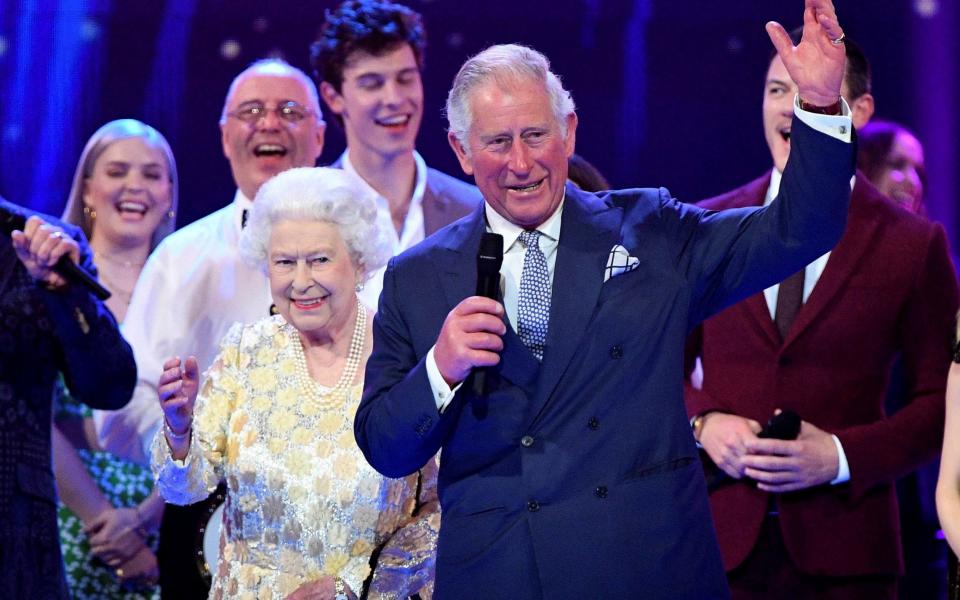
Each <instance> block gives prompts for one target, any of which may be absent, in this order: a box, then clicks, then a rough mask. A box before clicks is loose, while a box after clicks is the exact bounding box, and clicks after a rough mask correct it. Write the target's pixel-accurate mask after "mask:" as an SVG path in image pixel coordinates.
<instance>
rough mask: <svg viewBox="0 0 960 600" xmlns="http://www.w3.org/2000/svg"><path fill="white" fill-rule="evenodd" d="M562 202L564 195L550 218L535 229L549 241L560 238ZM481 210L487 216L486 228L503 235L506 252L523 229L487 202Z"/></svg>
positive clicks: (564, 200) (564, 199)
mask: <svg viewBox="0 0 960 600" xmlns="http://www.w3.org/2000/svg"><path fill="white" fill-rule="evenodd" d="M564 202H566V196H564V198H563V200H561V201H560V206H558V207H557V210H555V211H553V214H552V215H550V218H549V219H547V220H546V221H544V222H543V223H541V224H540V226H539V227H537V231H539V232H540V233H541V234H543V235H544V236H545V237H546V238H548V239H549V240H550V241H551V242H556V241H557V240H559V239H560V224H561V218H560V216H561V214H562V213H563V204H564ZM483 210H484V213H485V214H486V216H487V228H488V229H489V230H490V232H491V233H499V234H500V235H502V236H503V250H504V252H506V251H507V250H509V249H510V247H511V246H513V244H514V243H516V241H517V240H518V239H519V238H520V234H521V233H522V232H523V231H524V229H523V227H520V226H519V225H516V224H514V223H511V222H510V221H508V220H507V219H506V218H505V217H504V216H503V215H501V214H500V213H498V212H497V211H495V210H494V209H493V208H492V207H491V206H490V204H489V203H487V202H484V204H483Z"/></svg>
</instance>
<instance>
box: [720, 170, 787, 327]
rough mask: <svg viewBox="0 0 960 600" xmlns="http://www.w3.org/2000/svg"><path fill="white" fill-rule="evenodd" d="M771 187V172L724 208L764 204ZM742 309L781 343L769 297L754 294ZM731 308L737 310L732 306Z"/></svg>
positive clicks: (750, 185)
mask: <svg viewBox="0 0 960 600" xmlns="http://www.w3.org/2000/svg"><path fill="white" fill-rule="evenodd" d="M769 187H770V174H769V173H768V174H767V175H766V176H765V177H761V178H759V179H757V180H755V181H753V182H751V183H749V184H748V185H747V186H745V187H744V188H742V189H741V193H740V194H738V195H737V196H736V197H734V198H732V199H731V201H730V202H729V203H728V204H725V205H724V207H723V208H747V207H752V206H756V207H760V206H763V199H764V198H765V197H766V195H767V188H769ZM742 309H743V310H744V311H745V312H746V313H747V314H748V315H749V317H750V319H751V320H752V321H753V322H754V323H755V324H756V326H757V328H758V329H759V330H760V331H762V332H763V333H762V335H763V336H764V337H766V338H767V339H768V340H769V341H770V343H771V344H773V345H774V346H779V345H780V332H779V331H777V326H776V324H775V323H774V322H773V319H771V318H770V309H769V308H768V307H767V299H766V297H765V296H764V295H763V292H760V293H759V294H754V295H752V296H750V297H748V298H747V299H746V300H744V301H743V304H742ZM729 310H736V308H731V309H729Z"/></svg>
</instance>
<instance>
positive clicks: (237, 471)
mask: <svg viewBox="0 0 960 600" xmlns="http://www.w3.org/2000/svg"><path fill="white" fill-rule="evenodd" d="M353 185H354V184H353V180H352V179H351V178H350V176H349V175H347V174H345V173H344V172H343V171H341V170H336V169H324V168H316V169H293V170H290V171H286V172H284V173H281V174H280V175H277V176H276V177H275V178H273V179H272V180H270V181H269V182H267V183H266V184H265V185H264V186H263V187H262V188H261V190H260V192H259V193H258V194H257V197H256V201H255V202H254V208H253V212H252V215H251V217H250V220H249V223H248V225H247V228H246V229H245V230H244V234H243V235H244V239H243V241H242V243H241V250H242V252H243V253H244V255H245V257H246V258H248V259H249V260H251V261H254V262H256V263H259V264H261V265H263V267H264V269H265V270H266V272H267V274H268V276H269V279H270V289H271V294H272V297H273V302H274V304H275V305H276V309H277V313H278V314H276V315H275V316H272V317H267V318H264V319H262V320H260V321H257V322H255V323H251V324H246V325H242V324H239V323H238V324H235V325H234V326H233V327H232V328H231V329H230V331H229V333H228V334H227V335H226V337H225V338H224V339H223V341H222V343H221V347H220V352H219V355H218V357H217V359H216V360H215V361H214V364H213V366H211V368H210V369H209V371H207V372H206V373H205V374H204V378H203V386H202V388H200V378H199V374H198V372H197V363H196V360H195V359H194V358H193V357H189V358H186V359H185V360H182V361H181V359H180V358H179V357H177V358H171V359H170V360H169V361H167V363H166V364H165V365H164V369H165V370H164V373H163V375H162V376H161V378H160V383H159V395H160V404H161V406H162V408H163V411H164V417H165V427H164V429H163V430H162V431H161V432H159V433H158V434H157V437H156V439H155V440H154V442H153V449H152V464H153V469H154V473H155V475H156V477H157V483H158V486H159V488H160V493H161V494H162V495H163V497H164V498H166V499H167V501H169V502H173V503H177V504H189V503H192V502H197V501H199V500H202V499H203V498H205V497H206V496H207V495H208V494H210V492H212V491H213V490H214V488H216V486H217V484H218V483H219V482H220V481H221V480H226V482H227V486H228V493H227V499H226V505H225V506H226V509H225V513H224V524H223V529H222V531H223V534H222V539H221V547H222V551H221V553H220V559H219V564H218V568H217V572H216V577H215V580H214V582H213V588H212V589H211V597H212V598H337V599H346V598H354V597H360V596H361V595H364V594H369V596H370V597H374V598H377V597H382V598H404V597H407V596H408V595H410V594H412V593H415V592H417V591H418V590H421V588H424V587H426V588H427V589H426V590H423V591H421V593H424V591H429V589H430V588H432V578H433V575H432V573H433V549H434V542H435V538H436V531H437V528H438V526H439V522H438V519H439V516H438V514H437V510H438V509H437V508H436V506H437V503H436V501H435V498H436V490H435V482H436V470H435V463H434V462H432V461H431V463H430V464H429V465H428V467H427V468H425V469H424V471H423V472H421V474H420V477H421V482H420V485H418V481H417V475H414V476H412V478H411V477H408V478H406V479H387V478H384V477H383V476H381V475H379V474H378V473H377V472H376V471H374V470H373V469H372V468H371V467H369V466H368V465H367V463H366V461H365V460H364V458H363V455H362V454H361V453H360V450H359V449H358V448H357V446H356V443H355V441H354V437H353V426H352V422H353V415H354V413H355V412H356V408H357V405H358V403H359V401H360V395H361V391H362V373H363V367H364V364H365V362H366V359H367V357H368V356H369V354H370V349H371V346H372V340H371V326H370V323H371V321H372V319H371V318H370V315H368V313H367V310H366V309H365V308H364V307H363V305H362V304H360V302H359V301H358V299H357V295H356V292H357V290H358V289H359V288H360V287H361V286H362V284H363V282H364V281H365V279H366V277H367V275H368V274H370V273H372V272H374V271H375V270H377V269H378V268H379V267H381V266H382V265H383V264H384V262H385V260H386V258H387V250H386V247H387V246H386V243H385V241H384V240H385V237H384V235H383V234H382V232H381V231H380V230H379V229H378V228H377V225H376V223H377V219H376V217H375V211H376V209H375V207H374V205H373V203H372V202H371V201H369V200H368V199H364V198H363V195H362V194H360V193H358V192H357V191H356V190H355V188H354V187H353ZM184 268H189V265H184ZM418 488H419V489H420V490H421V498H417V490H418ZM424 492H426V496H425V495H424ZM374 555H376V556H377V557H378V558H379V560H378V561H377V562H376V563H374V561H373V560H371V557H372V556H374ZM371 564H373V565H374V566H373V567H371Z"/></svg>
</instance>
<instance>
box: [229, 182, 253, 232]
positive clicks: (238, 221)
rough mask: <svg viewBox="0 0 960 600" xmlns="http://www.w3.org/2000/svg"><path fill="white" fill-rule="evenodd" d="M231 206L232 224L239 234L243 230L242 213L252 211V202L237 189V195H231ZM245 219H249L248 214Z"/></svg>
mask: <svg viewBox="0 0 960 600" xmlns="http://www.w3.org/2000/svg"><path fill="white" fill-rule="evenodd" d="M233 206H234V209H233V224H234V225H235V226H236V230H237V232H238V233H239V232H240V231H241V230H242V229H243V211H245V210H246V211H249V210H251V209H253V200H251V199H250V198H247V197H246V196H245V195H244V194H243V192H241V191H240V190H239V188H238V189H237V193H236V194H234V195H233ZM247 218H249V214H248V215H247Z"/></svg>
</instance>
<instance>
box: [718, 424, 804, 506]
mask: <svg viewBox="0 0 960 600" xmlns="http://www.w3.org/2000/svg"><path fill="white" fill-rule="evenodd" d="M800 421H801V419H800V415H798V414H797V413H795V412H793V411H792V410H782V411H780V412H779V413H777V414H775V415H773V416H772V417H770V420H769V421H767V425H766V427H764V428H763V429H762V430H761V431H760V433H758V434H757V437H758V438H767V439H774V440H795V439H797V436H798V435H800ZM700 460H701V462H703V471H704V476H705V477H706V478H707V491H708V492H712V491H714V490H715V489H717V488H719V487H722V486H723V485H725V484H728V483H733V482H734V481H737V480H736V479H734V478H733V477H730V476H729V475H727V473H726V471H724V470H723V469H721V468H720V467H718V466H717V465H715V464H714V462H713V460H711V459H710V455H708V454H707V452H706V450H704V449H702V448H701V449H700Z"/></svg>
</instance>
